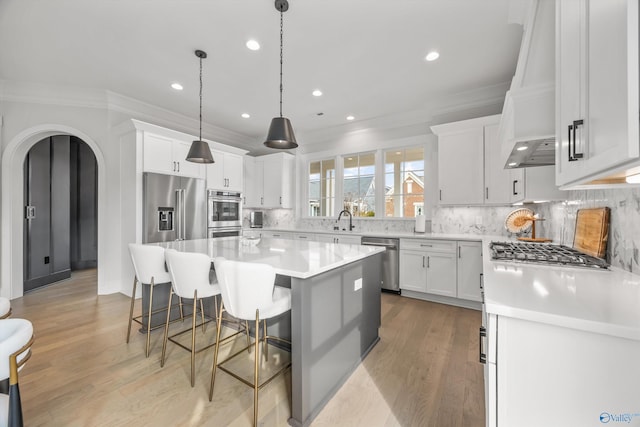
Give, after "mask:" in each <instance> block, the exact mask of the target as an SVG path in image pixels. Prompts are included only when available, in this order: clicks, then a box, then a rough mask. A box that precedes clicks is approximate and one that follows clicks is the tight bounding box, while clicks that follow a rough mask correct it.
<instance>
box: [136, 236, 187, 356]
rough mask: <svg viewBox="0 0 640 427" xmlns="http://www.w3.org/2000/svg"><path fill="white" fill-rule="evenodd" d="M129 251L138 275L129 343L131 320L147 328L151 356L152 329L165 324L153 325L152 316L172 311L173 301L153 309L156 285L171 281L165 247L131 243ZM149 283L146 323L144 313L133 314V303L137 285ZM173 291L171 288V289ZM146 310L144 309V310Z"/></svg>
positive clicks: (146, 349) (147, 352) (147, 350)
mask: <svg viewBox="0 0 640 427" xmlns="http://www.w3.org/2000/svg"><path fill="white" fill-rule="evenodd" d="M129 253H130V254H131V262H132V263H133V269H134V270H135V272H136V276H135V277H134V278H133V291H132V293H131V308H130V310H129V328H128V329H127V343H129V338H130V336H131V322H136V323H138V324H140V325H141V326H143V327H145V326H146V328H147V343H146V346H145V355H146V357H149V344H150V342H151V331H152V330H153V329H157V328H160V327H162V326H164V325H162V324H160V325H157V326H154V327H151V317H152V315H154V314H156V313H160V312H163V311H165V310H167V312H168V313H171V309H170V308H171V302H169V304H168V305H167V308H164V307H163V308H159V309H156V310H153V289H154V288H155V285H157V284H160V283H169V282H171V276H170V275H169V273H168V272H167V271H166V270H165V267H164V248H162V247H160V246H151V245H141V244H137V243H129ZM138 283H140V284H147V285H149V308H148V311H147V322H146V325H145V324H144V320H143V317H144V313H141V314H140V315H139V316H135V317H134V316H133V305H134V303H135V300H136V286H137V284H138ZM169 292H171V290H169ZM177 305H179V307H180V319H182V318H183V315H182V300H180V302H179V304H177ZM142 311H143V312H144V310H142Z"/></svg>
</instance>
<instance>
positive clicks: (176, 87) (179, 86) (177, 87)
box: [171, 83, 184, 90]
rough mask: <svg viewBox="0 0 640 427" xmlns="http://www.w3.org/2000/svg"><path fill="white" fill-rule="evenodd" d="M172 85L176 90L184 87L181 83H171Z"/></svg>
mask: <svg viewBox="0 0 640 427" xmlns="http://www.w3.org/2000/svg"><path fill="white" fill-rule="evenodd" d="M171 87H172V88H173V89H175V90H182V89H184V88H183V87H182V85H181V84H180V83H171Z"/></svg>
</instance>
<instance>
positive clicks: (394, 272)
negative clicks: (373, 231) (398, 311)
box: [360, 237, 400, 294]
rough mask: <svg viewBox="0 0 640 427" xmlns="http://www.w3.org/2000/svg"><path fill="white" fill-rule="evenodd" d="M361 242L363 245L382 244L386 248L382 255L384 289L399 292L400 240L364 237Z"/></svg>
mask: <svg viewBox="0 0 640 427" xmlns="http://www.w3.org/2000/svg"><path fill="white" fill-rule="evenodd" d="M360 243H361V244H362V245H363V246H382V247H384V248H385V251H384V255H383V256H382V290H383V291H385V292H393V293H396V294H399V293H400V279H399V272H400V270H399V266H400V255H399V252H398V246H399V243H400V240H399V239H390V238H387V237H363V238H362V241H361V242H360Z"/></svg>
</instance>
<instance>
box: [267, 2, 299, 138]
mask: <svg viewBox="0 0 640 427" xmlns="http://www.w3.org/2000/svg"><path fill="white" fill-rule="evenodd" d="M275 6H276V9H277V10H278V11H279V12H280V117H274V118H273V119H272V120H271V126H269V133H268V134H267V140H266V141H265V142H264V145H266V146H267V147H269V148H277V149H283V150H286V149H289V148H296V147H297V146H298V143H297V142H296V137H295V135H294V134H293V127H292V126H291V122H290V121H289V119H288V118H286V117H282V63H283V55H282V50H283V49H282V45H283V43H282V40H283V37H282V36H283V13H284V12H286V11H287V10H289V2H288V1H287V0H276V1H275Z"/></svg>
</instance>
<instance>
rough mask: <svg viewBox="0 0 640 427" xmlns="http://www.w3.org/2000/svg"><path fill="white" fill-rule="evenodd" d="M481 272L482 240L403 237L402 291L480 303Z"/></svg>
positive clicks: (401, 251)
mask: <svg viewBox="0 0 640 427" xmlns="http://www.w3.org/2000/svg"><path fill="white" fill-rule="evenodd" d="M481 274H482V243H481V242H469V241H455V240H427V239H424V240H423V239H400V289H402V290H406V291H411V292H419V293H420V294H423V295H424V296H425V297H427V296H428V295H437V296H442V297H447V298H453V299H463V300H467V301H477V302H479V301H481V295H480V280H481V277H480V276H481ZM411 296H414V295H413V294H411ZM448 301H449V302H451V301H453V300H448ZM442 302H447V301H442Z"/></svg>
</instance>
